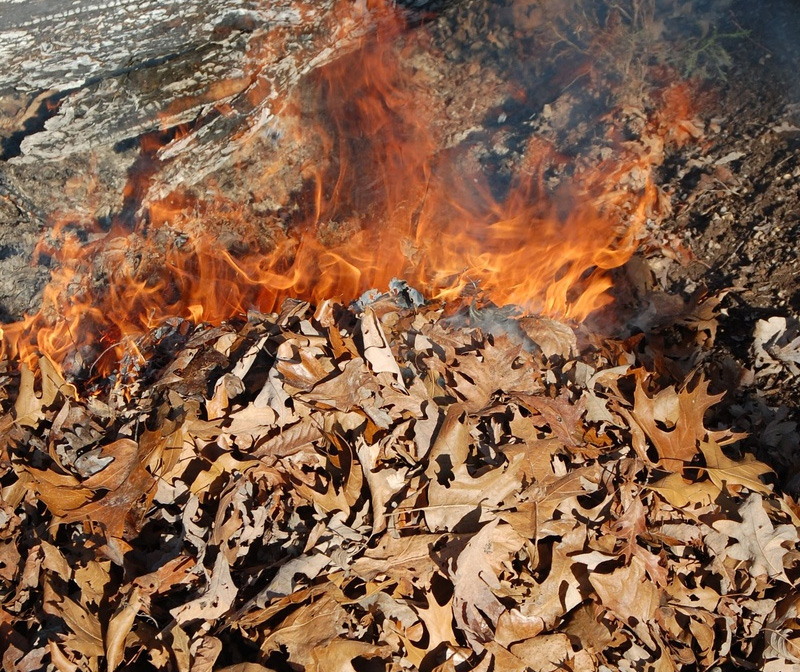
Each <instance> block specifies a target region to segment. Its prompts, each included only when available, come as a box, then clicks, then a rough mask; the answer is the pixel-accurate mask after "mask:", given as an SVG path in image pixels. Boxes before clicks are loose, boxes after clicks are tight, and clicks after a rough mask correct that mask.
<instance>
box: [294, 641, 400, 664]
mask: <svg viewBox="0 0 800 672" xmlns="http://www.w3.org/2000/svg"><path fill="white" fill-rule="evenodd" d="M391 652H392V650H391V648H390V647H389V646H388V645H386V644H383V645H380V646H376V645H374V644H369V643H367V642H359V641H357V640H352V639H333V640H331V641H330V642H328V643H327V644H325V645H324V646H321V647H319V648H317V649H315V650H314V651H313V652H312V656H313V659H314V662H313V663H312V664H311V665H309V666H308V667H306V670H307V671H308V672H356V668H354V667H353V660H354V659H355V658H366V659H368V660H369V659H371V658H384V657H388V656H389V655H391Z"/></svg>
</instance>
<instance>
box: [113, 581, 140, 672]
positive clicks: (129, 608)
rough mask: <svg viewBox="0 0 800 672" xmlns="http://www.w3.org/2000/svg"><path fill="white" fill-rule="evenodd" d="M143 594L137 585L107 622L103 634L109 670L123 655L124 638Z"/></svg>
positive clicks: (134, 618)
mask: <svg viewBox="0 0 800 672" xmlns="http://www.w3.org/2000/svg"><path fill="white" fill-rule="evenodd" d="M143 599H144V596H143V595H142V591H141V589H140V588H139V587H138V586H134V587H133V590H132V591H131V594H130V595H128V596H127V597H126V598H124V599H123V602H122V604H121V605H120V606H119V607H118V608H117V610H116V612H114V615H113V616H112V617H111V619H110V620H109V622H108V627H107V629H106V634H105V649H106V667H107V669H108V670H109V672H113V670H116V669H117V667H118V666H119V664H120V663H121V662H122V660H123V658H124V657H125V639H126V638H127V636H128V633H129V632H130V631H131V628H132V627H133V622H134V621H135V620H136V615H137V614H138V613H139V609H140V608H141V606H142V602H143Z"/></svg>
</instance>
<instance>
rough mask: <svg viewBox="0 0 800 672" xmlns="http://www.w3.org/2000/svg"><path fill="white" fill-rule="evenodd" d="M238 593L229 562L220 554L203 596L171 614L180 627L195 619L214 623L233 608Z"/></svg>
mask: <svg viewBox="0 0 800 672" xmlns="http://www.w3.org/2000/svg"><path fill="white" fill-rule="evenodd" d="M237 592H238V589H237V588H236V584H234V582H233V578H232V577H231V570H230V566H229V564H228V560H227V558H226V557H225V554H224V553H222V552H220V553H218V554H217V559H216V561H215V562H214V569H213V570H212V571H211V580H210V581H209V582H208V585H207V586H206V589H205V591H204V592H203V594H202V595H200V597H198V598H196V599H194V600H192V601H191V602H187V603H186V604H182V605H181V606H179V607H175V608H174V609H171V610H170V613H171V614H172V617H173V618H174V619H175V620H176V621H177V622H178V623H179V624H180V625H183V624H184V623H188V622H189V621H193V620H195V619H201V620H204V621H208V622H213V621H215V620H216V619H218V618H219V617H220V616H222V615H223V614H224V613H225V612H226V611H228V609H230V608H231V605H233V601H234V600H235V599H236V594H237Z"/></svg>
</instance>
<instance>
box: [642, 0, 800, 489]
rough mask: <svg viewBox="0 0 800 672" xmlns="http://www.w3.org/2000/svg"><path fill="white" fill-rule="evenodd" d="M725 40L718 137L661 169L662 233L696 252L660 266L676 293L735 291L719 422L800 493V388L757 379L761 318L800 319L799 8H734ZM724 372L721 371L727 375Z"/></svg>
mask: <svg viewBox="0 0 800 672" xmlns="http://www.w3.org/2000/svg"><path fill="white" fill-rule="evenodd" d="M727 20H728V23H727V25H726V26H725V27H724V28H721V29H720V32H725V31H728V32H732V31H733V30H735V29H737V28H742V29H744V30H746V31H748V32H747V35H746V36H745V37H742V38H740V39H737V40H736V41H735V42H734V44H733V46H732V48H731V51H730V54H731V57H732V59H733V63H732V66H731V67H730V68H729V69H728V70H727V72H726V76H725V81H723V82H715V83H714V86H713V87H712V91H713V96H714V97H713V101H712V102H711V103H710V104H709V105H708V106H707V108H706V110H705V111H704V114H705V116H706V117H707V119H708V120H709V123H710V124H713V125H715V127H717V128H718V131H717V132H716V133H715V134H714V135H712V136H710V138H709V140H708V142H707V143H706V144H703V145H702V146H700V147H695V148H693V150H692V151H688V152H686V151H685V152H681V153H679V154H677V155H676V156H675V157H674V158H673V161H672V162H670V164H669V165H667V166H664V167H663V168H662V176H663V184H664V185H665V186H666V188H667V189H668V190H669V191H670V192H671V193H672V197H673V203H674V217H673V218H671V219H670V220H669V221H668V222H667V225H666V226H665V227H664V229H663V232H661V233H660V234H659V235H664V236H668V237H672V239H673V240H675V241H677V242H679V243H680V244H681V245H682V246H685V247H686V249H687V250H690V252H691V253H690V254H689V255H686V256H681V255H676V258H678V259H679V260H680V262H678V261H669V260H665V259H664V258H651V259H650V261H651V264H654V266H655V268H657V269H658V270H657V273H656V274H657V275H658V274H659V273H660V274H661V277H660V279H659V280H658V284H659V285H660V286H661V287H662V288H663V289H664V291H666V292H668V293H670V294H682V295H690V294H691V293H692V292H693V291H696V289H697V287H698V286H703V287H705V288H707V290H708V291H709V292H712V293H713V292H720V291H726V292H727V294H726V297H725V300H724V303H723V305H724V306H725V310H724V311H723V314H722V316H721V317H720V329H719V334H718V340H717V342H716V344H715V346H714V348H713V352H712V353H711V356H710V358H709V361H708V362H707V363H706V366H710V367H712V369H714V370H716V371H717V372H718V376H717V377H716V380H715V382H716V387H717V389H718V390H719V391H722V390H725V391H726V392H727V394H726V398H725V400H724V402H723V404H722V405H721V406H720V407H719V408H718V412H719V413H720V417H719V420H720V422H723V423H725V422H733V423H734V424H735V425H737V426H739V427H740V428H741V429H743V430H744V431H747V432H748V433H749V438H748V439H746V440H745V441H744V442H743V445H744V446H745V447H746V449H748V450H752V451H753V452H755V454H756V455H758V456H759V458H760V459H762V460H764V461H766V462H767V463H769V464H771V465H772V466H773V467H774V468H775V470H776V471H777V473H778V474H779V475H780V476H781V478H782V479H783V481H784V483H785V484H786V486H787V487H788V488H789V489H790V490H791V491H793V492H797V491H798V490H800V450H798V448H799V447H800V446H798V442H797V434H796V430H797V421H798V420H800V415H798V411H799V410H800V391H798V387H797V385H796V376H795V375H794V374H793V373H792V372H791V371H789V370H783V371H781V372H779V373H776V374H774V375H768V376H754V375H753V369H754V367H755V363H754V346H753V342H754V331H755V328H756V323H757V322H758V321H759V320H768V319H769V318H771V317H774V316H781V317H785V318H786V320H787V322H788V323H789V324H790V325H796V324H797V318H798V314H799V313H800V285H798V281H797V280H798V269H799V268H800V256H799V255H798V249H797V241H798V235H800V151H798V150H800V82H798V80H797V77H796V76H794V75H793V74H792V73H793V72H795V71H796V67H797V64H798V63H800V39H798V35H800V8H798V6H797V4H796V3H792V2H769V3H764V4H759V5H758V6H756V5H753V4H752V3H746V2H738V3H735V4H734V5H733V6H732V7H731V10H730V13H729V15H728V17H727ZM723 371H724V372H725V373H724V374H723V373H722V372H723Z"/></svg>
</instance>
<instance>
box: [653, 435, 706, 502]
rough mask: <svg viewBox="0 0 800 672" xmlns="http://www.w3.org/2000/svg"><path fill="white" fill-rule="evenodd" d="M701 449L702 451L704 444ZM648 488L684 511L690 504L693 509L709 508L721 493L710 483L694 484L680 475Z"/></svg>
mask: <svg viewBox="0 0 800 672" xmlns="http://www.w3.org/2000/svg"><path fill="white" fill-rule="evenodd" d="M700 447H701V449H702V448H703V444H701V445H700ZM647 488H648V489H650V490H653V491H654V492H657V493H658V494H659V495H661V497H663V498H664V500H665V501H667V502H668V503H669V504H670V505H672V506H673V507H675V508H676V509H684V508H686V507H687V506H689V505H690V504H691V505H692V508H696V507H698V506H707V505H708V504H710V503H711V502H712V501H714V499H716V497H717V495H719V492H720V488H719V487H717V486H716V485H714V484H713V483H709V482H708V481H700V482H698V483H692V482H691V481H687V480H686V479H685V478H683V476H681V475H680V474H670V475H669V476H666V477H665V478H662V479H660V480H658V481H656V482H655V483H653V484H652V485H648V486H647Z"/></svg>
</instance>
